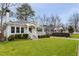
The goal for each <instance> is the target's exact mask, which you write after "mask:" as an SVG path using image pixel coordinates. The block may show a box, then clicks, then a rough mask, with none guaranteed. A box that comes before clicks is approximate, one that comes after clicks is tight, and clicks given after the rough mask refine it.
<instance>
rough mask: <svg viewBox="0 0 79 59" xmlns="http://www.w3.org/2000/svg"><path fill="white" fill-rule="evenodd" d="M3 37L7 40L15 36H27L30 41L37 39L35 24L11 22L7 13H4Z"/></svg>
mask: <svg viewBox="0 0 79 59" xmlns="http://www.w3.org/2000/svg"><path fill="white" fill-rule="evenodd" d="M3 27H4V36H5V37H6V38H8V37H9V36H10V35H15V34H29V36H30V38H31V39H37V38H38V35H37V31H36V24H34V23H30V22H26V21H24V20H17V21H11V19H10V17H9V12H7V13H6V21H5V22H4V23H3Z"/></svg>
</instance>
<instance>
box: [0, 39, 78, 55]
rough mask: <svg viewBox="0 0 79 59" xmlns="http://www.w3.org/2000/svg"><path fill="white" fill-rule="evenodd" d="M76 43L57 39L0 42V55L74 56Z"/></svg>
mask: <svg viewBox="0 0 79 59" xmlns="http://www.w3.org/2000/svg"><path fill="white" fill-rule="evenodd" d="M77 43H78V42H77V41H76V40H66V39H63V38H62V39H57V38H43V39H40V40H17V41H9V42H0V55H1V56H2V55H5V56H75V55H76V54H77V53H76V51H77Z"/></svg>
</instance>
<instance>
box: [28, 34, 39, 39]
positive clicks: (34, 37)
mask: <svg viewBox="0 0 79 59" xmlns="http://www.w3.org/2000/svg"><path fill="white" fill-rule="evenodd" d="M29 37H30V39H33V40H35V39H38V35H37V34H33V33H30V34H29Z"/></svg>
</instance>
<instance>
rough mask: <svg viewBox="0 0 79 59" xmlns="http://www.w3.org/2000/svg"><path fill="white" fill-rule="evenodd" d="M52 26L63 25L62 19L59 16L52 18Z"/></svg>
mask: <svg viewBox="0 0 79 59" xmlns="http://www.w3.org/2000/svg"><path fill="white" fill-rule="evenodd" d="M51 24H52V25H53V26H54V28H55V27H59V26H60V25H61V19H60V17H59V16H58V15H56V16H53V15H52V16H51Z"/></svg>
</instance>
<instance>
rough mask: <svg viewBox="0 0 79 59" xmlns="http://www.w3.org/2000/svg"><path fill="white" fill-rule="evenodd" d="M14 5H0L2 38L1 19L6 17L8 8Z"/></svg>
mask: <svg viewBox="0 0 79 59" xmlns="http://www.w3.org/2000/svg"><path fill="white" fill-rule="evenodd" d="M13 5H14V4H10V3H0V9H1V10H0V19H1V28H2V30H1V34H2V35H1V37H2V38H3V18H4V16H5V15H6V11H9V7H12V6H13Z"/></svg>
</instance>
